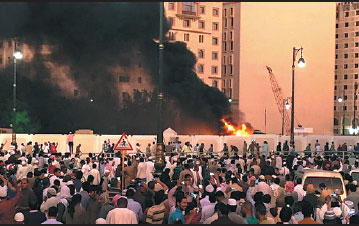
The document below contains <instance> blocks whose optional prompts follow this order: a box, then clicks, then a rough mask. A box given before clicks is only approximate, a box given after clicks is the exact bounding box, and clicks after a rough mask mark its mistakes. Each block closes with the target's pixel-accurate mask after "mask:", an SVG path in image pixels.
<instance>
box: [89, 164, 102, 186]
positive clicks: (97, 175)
mask: <svg viewBox="0 0 359 226" xmlns="http://www.w3.org/2000/svg"><path fill="white" fill-rule="evenodd" d="M89 175H92V176H93V177H94V180H93V182H92V184H93V185H96V186H97V185H99V184H100V182H101V175H100V171H98V170H97V165H96V163H93V164H92V169H91V170H90V172H89Z"/></svg>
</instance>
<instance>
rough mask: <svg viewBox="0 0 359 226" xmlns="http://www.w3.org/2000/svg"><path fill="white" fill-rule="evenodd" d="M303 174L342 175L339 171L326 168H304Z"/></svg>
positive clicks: (318, 175) (306, 175)
mask: <svg viewBox="0 0 359 226" xmlns="http://www.w3.org/2000/svg"><path fill="white" fill-rule="evenodd" d="M304 176H305V177H308V176H317V177H341V178H342V175H341V174H340V173H339V172H334V171H328V170H318V169H306V170H304Z"/></svg>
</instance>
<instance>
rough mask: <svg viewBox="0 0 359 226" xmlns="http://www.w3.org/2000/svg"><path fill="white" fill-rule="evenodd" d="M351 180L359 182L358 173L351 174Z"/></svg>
mask: <svg viewBox="0 0 359 226" xmlns="http://www.w3.org/2000/svg"><path fill="white" fill-rule="evenodd" d="M352 178H353V180H356V181H359V172H352Z"/></svg>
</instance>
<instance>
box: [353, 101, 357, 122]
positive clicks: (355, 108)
mask: <svg viewBox="0 0 359 226" xmlns="http://www.w3.org/2000/svg"><path fill="white" fill-rule="evenodd" d="M354 110H355V111H357V110H358V106H356V105H355V107H354ZM353 121H354V120H353ZM356 122H357V120H356ZM355 124H356V125H358V124H357V123H355Z"/></svg>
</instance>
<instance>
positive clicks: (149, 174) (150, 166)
mask: <svg viewBox="0 0 359 226" xmlns="http://www.w3.org/2000/svg"><path fill="white" fill-rule="evenodd" d="M154 172H155V164H154V163H153V162H152V157H149V158H148V161H147V162H146V182H147V183H148V182H150V181H151V180H152V179H153V173H154Z"/></svg>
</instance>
